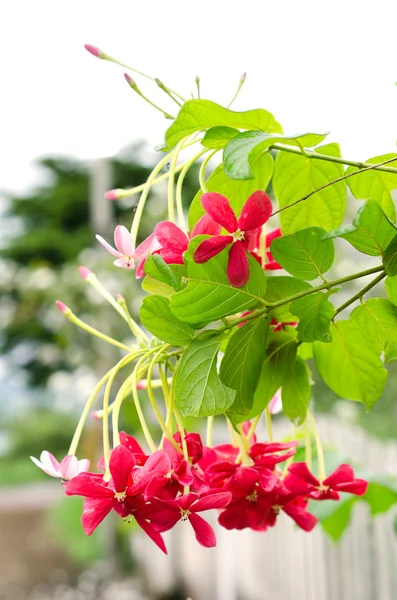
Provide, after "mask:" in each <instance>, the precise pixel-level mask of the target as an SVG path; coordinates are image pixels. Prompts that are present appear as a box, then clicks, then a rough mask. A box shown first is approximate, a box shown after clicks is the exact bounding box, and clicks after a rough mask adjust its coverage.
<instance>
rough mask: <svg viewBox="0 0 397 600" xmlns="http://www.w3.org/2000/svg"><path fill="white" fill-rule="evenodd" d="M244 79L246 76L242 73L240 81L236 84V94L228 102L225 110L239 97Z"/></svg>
mask: <svg viewBox="0 0 397 600" xmlns="http://www.w3.org/2000/svg"><path fill="white" fill-rule="evenodd" d="M245 78H246V74H245V73H244V75H242V76H241V78H240V81H239V83H238V87H237V90H236V93H235V94H234V96H233V98H232V99H231V100H230V102H229V104H228V105H227V108H230V107H231V105H232V104H233V102H234V101H235V99H236V98H237V96H238V95H239V93H240V90H241V88H242V87H243V85H244V81H245Z"/></svg>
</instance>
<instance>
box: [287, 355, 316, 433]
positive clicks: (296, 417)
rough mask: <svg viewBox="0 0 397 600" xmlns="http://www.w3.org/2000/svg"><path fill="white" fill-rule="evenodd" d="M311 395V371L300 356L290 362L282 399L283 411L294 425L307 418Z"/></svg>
mask: <svg viewBox="0 0 397 600" xmlns="http://www.w3.org/2000/svg"><path fill="white" fill-rule="evenodd" d="M310 396H311V387H310V371H309V369H308V367H307V365H306V363H305V362H304V361H303V360H302V359H301V358H299V357H297V358H296V360H295V361H292V362H290V363H289V368H288V377H286V378H285V379H284V381H283V384H282V390H281V401H282V404H283V412H284V414H285V416H286V417H288V418H289V419H290V420H291V421H292V422H293V423H294V425H301V424H302V423H303V422H304V420H305V419H306V413H307V409H308V408H309V403H310Z"/></svg>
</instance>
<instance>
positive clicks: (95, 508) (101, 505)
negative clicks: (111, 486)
mask: <svg viewBox="0 0 397 600" xmlns="http://www.w3.org/2000/svg"><path fill="white" fill-rule="evenodd" d="M115 503H116V500H114V499H112V498H106V499H100V500H98V499H93V498H89V499H86V500H85V501H84V510H83V515H82V517H81V523H82V525H83V529H84V531H85V533H86V534H87V535H91V534H92V533H93V532H94V531H95V529H96V528H97V527H98V525H99V524H100V523H101V522H102V521H103V519H104V518H105V517H106V516H107V515H108V514H109V513H110V511H111V510H112V508H113V506H114V505H115Z"/></svg>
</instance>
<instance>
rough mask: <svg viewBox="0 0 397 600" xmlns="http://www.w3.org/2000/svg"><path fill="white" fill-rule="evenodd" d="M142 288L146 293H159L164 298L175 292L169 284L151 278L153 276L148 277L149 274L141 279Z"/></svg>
mask: <svg viewBox="0 0 397 600" xmlns="http://www.w3.org/2000/svg"><path fill="white" fill-rule="evenodd" d="M142 289H143V290H145V292H147V293H148V294H159V295H160V296H165V297H166V298H170V297H171V296H172V294H173V293H174V292H175V290H174V288H173V287H171V286H170V285H167V284H166V283H163V282H162V281H159V280H158V279H153V277H149V275H146V277H145V278H144V280H143V281H142Z"/></svg>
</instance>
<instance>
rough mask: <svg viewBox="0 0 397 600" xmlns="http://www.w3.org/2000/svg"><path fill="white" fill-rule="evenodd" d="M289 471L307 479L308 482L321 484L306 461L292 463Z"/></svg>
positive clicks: (304, 479)
mask: <svg viewBox="0 0 397 600" xmlns="http://www.w3.org/2000/svg"><path fill="white" fill-rule="evenodd" d="M288 471H289V472H290V473H292V475H294V476H295V477H299V479H302V480H303V481H306V483H310V484H311V485H314V486H315V487H317V486H319V485H320V482H319V480H318V479H316V478H315V477H314V475H313V474H312V473H311V472H310V471H309V468H308V466H307V464H306V463H305V462H296V463H292V465H290V466H289V467H288Z"/></svg>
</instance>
